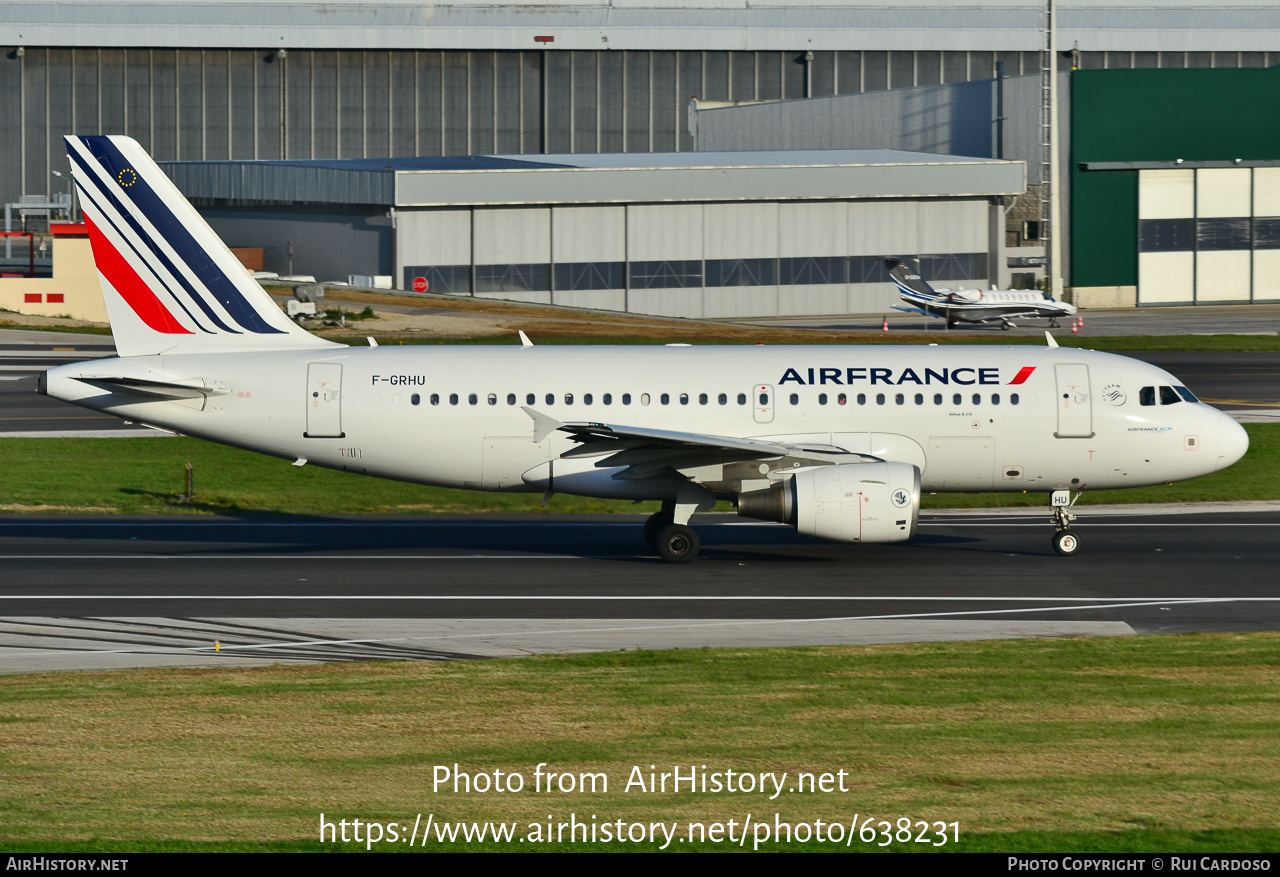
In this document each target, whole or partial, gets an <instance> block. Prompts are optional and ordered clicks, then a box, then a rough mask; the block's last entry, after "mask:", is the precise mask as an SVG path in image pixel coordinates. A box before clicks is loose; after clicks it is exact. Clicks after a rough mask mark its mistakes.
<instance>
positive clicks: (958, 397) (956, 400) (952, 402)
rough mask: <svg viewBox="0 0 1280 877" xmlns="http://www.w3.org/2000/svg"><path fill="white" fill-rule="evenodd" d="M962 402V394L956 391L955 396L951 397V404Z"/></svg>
mask: <svg viewBox="0 0 1280 877" xmlns="http://www.w3.org/2000/svg"><path fill="white" fill-rule="evenodd" d="M960 402H961V399H960V394H959V393H956V394H955V395H954V396H952V397H951V404H952V405H959V404H960Z"/></svg>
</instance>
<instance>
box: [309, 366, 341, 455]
mask: <svg viewBox="0 0 1280 877" xmlns="http://www.w3.org/2000/svg"><path fill="white" fill-rule="evenodd" d="M306 437H307V438H342V437H343V432H342V365H341V363H337V362H313V363H311V364H310V365H308V366H307V431H306Z"/></svg>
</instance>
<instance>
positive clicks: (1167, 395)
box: [1160, 387, 1182, 405]
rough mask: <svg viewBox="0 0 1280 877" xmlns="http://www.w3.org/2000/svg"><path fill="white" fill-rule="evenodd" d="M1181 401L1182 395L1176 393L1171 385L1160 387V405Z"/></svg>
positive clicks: (1174, 403)
mask: <svg viewBox="0 0 1280 877" xmlns="http://www.w3.org/2000/svg"><path fill="white" fill-rule="evenodd" d="M1181 401H1182V397H1181V396H1179V395H1178V391H1177V390H1175V389H1174V388H1173V387H1161V388H1160V404H1161V405H1176V404H1178V403H1179V402H1181Z"/></svg>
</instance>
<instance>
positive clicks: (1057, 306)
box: [884, 256, 1076, 329]
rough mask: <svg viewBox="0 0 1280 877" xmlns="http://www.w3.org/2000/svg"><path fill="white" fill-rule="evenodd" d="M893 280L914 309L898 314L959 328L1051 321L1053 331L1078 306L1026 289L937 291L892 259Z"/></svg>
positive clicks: (904, 298)
mask: <svg viewBox="0 0 1280 877" xmlns="http://www.w3.org/2000/svg"><path fill="white" fill-rule="evenodd" d="M884 263H885V266H886V267H887V268H888V269H889V276H890V277H891V278H893V282H894V285H895V286H897V287H898V297H899V298H901V299H902V300H903V301H904V302H906V303H907V304H909V305H914V307H910V308H899V307H896V306H895V308H894V309H895V310H899V311H911V312H912V313H916V314H933V315H934V316H935V317H942V318H944V319H945V320H946V321H947V326H948V327H952V328H954V327H955V324H956V321H957V320H959V321H962V322H965V323H990V322H993V321H995V320H999V321H1000V328H1001V329H1011V328H1014V326H1013V323H1012V322H1011V321H1012V320H1014V319H1017V318H1020V317H1047V318H1048V319H1049V328H1051V329H1053V328H1057V326H1058V317H1070V316H1073V315H1074V314H1075V313H1076V306H1075V305H1073V304H1068V303H1067V302H1061V301H1058V300H1057V299H1055V298H1054V297H1053V296H1051V295H1050V294H1049V293H1047V292H1034V291H1030V290H1022V289H1009V290H1001V289H992V290H982V289H954V290H953V289H934V288H933V287H932V286H930V285H929V284H928V282H927V281H926V280H925V279H924V278H923V277H921V276H920V275H919V273H917V272H916V270H915V269H914V268H912V267H911V266H910V265H908V264H907V263H906V262H904V261H903V260H902V259H899V258H898V257H897V256H891V257H889V258H887V259H885V260H884Z"/></svg>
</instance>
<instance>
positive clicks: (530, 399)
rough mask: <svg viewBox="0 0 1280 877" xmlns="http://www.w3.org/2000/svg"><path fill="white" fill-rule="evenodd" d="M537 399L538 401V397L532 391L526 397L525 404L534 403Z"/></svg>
mask: <svg viewBox="0 0 1280 877" xmlns="http://www.w3.org/2000/svg"><path fill="white" fill-rule="evenodd" d="M537 401H538V397H537V396H535V395H534V394H533V393H530V394H529V395H527V396H525V397H524V404H526V405H532V404H534V403H535V402H537Z"/></svg>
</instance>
